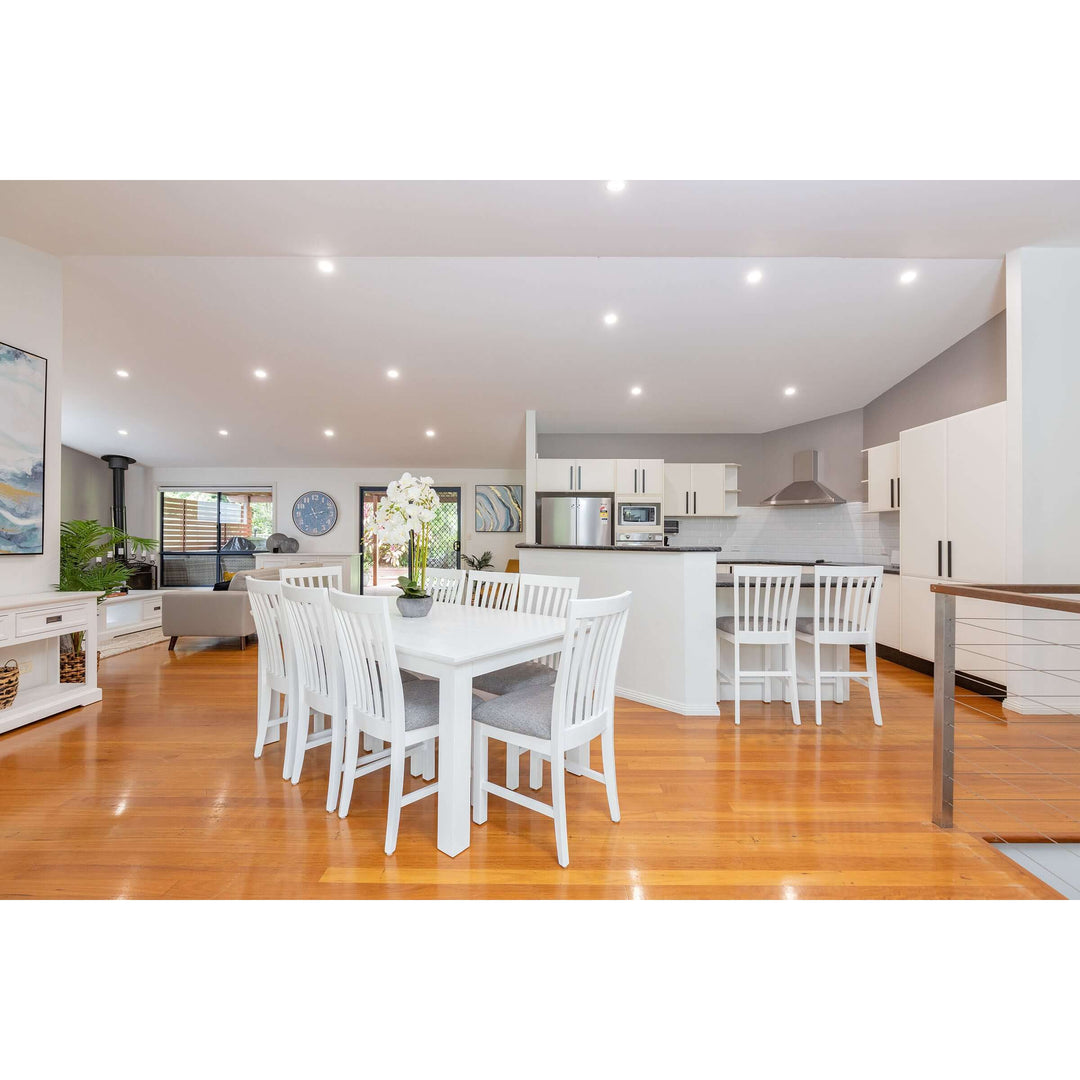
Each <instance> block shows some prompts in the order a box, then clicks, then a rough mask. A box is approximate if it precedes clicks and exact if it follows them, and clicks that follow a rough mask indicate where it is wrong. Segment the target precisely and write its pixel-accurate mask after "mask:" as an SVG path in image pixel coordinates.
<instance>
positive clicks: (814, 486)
mask: <svg viewBox="0 0 1080 1080" xmlns="http://www.w3.org/2000/svg"><path fill="white" fill-rule="evenodd" d="M818 459H819V452H818V451H817V450H802V451H800V452H799V453H797V454H796V455H795V480H794V482H793V483H790V484H788V485H787V487H782V488H781V489H780V490H779V491H778V492H777V493H776V494H775V495H772V496H770V497H769V498H768V499H765V500H764V502H762V504H761V505H762V506H838V505H839V504H840V503H844V502H847V499H842V498H840V496H839V495H837V494H836V492H835V491H831V490H830V489H829V488H827V487H826V486H825V485H824V484H823V483H821V481H820V480H818Z"/></svg>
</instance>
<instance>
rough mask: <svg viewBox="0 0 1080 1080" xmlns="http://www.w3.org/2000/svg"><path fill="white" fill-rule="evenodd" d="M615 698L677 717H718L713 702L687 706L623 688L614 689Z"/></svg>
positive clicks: (718, 711)
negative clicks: (676, 715)
mask: <svg viewBox="0 0 1080 1080" xmlns="http://www.w3.org/2000/svg"><path fill="white" fill-rule="evenodd" d="M615 696H616V697H621V698H626V699H627V700H628V701H636V702H638V703H639V704H641V705H652V706H653V708H656V709H664V710H665V711H667V712H671V713H676V714H678V715H679V716H719V715H720V708H719V706H718V705H717V704H716V702H715V701H709V702H705V703H704V704H701V705H688V704H686V702H683V701H672V700H670V699H669V698H662V697H657V696H656V695H655V694H642V693H640V692H638V691H637V690H628V689H627V688H626V687H624V686H616V687H615Z"/></svg>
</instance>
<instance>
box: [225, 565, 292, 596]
mask: <svg viewBox="0 0 1080 1080" xmlns="http://www.w3.org/2000/svg"><path fill="white" fill-rule="evenodd" d="M280 575H281V571H280V570H278V569H277V568H276V567H274V568H269V569H265V570H238V571H237V572H236V573H235V574H233V576H232V580H231V581H230V582H229V589H230V590H233V591H240V592H247V579H248V578H249V577H253V578H256V579H257V580H258V581H277V579H278V577H280Z"/></svg>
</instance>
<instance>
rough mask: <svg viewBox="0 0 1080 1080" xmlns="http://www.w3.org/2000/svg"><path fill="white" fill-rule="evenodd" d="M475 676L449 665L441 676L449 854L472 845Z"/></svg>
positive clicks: (443, 841) (443, 818) (442, 813)
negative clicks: (473, 685) (470, 820)
mask: <svg viewBox="0 0 1080 1080" xmlns="http://www.w3.org/2000/svg"><path fill="white" fill-rule="evenodd" d="M471 768H472V676H471V675H470V674H469V673H468V672H466V671H463V670H462V669H460V668H450V669H449V670H447V671H446V672H445V673H444V674H442V675H441V676H440V677H439V794H438V796H437V798H438V800H439V840H438V847H439V850H440V851H441V852H443V853H444V854H446V855H459V854H460V853H461V852H463V851H464V850H465V849H466V848H467V847H468V846H469V828H470V822H469V796H470V772H471Z"/></svg>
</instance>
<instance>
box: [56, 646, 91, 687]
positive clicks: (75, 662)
mask: <svg viewBox="0 0 1080 1080" xmlns="http://www.w3.org/2000/svg"><path fill="white" fill-rule="evenodd" d="M60 681H61V682H62V683H80V682H86V653H84V652H65V653H61V654H60Z"/></svg>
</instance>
